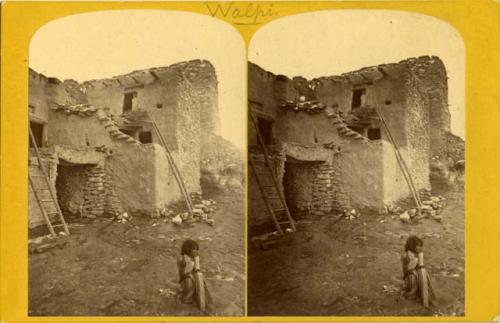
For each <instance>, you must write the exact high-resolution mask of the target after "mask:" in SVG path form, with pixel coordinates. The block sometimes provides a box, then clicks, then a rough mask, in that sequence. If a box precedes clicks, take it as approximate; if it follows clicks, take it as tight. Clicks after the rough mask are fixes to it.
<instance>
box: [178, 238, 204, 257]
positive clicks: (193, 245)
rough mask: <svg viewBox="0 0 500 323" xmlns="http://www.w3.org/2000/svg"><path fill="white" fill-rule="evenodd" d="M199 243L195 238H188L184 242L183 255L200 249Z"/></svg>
mask: <svg viewBox="0 0 500 323" xmlns="http://www.w3.org/2000/svg"><path fill="white" fill-rule="evenodd" d="M199 249H200V247H199V246H198V243H197V242H196V241H194V240H191V239H187V240H185V241H184V242H183V243H182V247H181V255H189V254H190V253H191V251H193V250H199Z"/></svg>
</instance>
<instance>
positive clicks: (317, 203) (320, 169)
mask: <svg viewBox="0 0 500 323" xmlns="http://www.w3.org/2000/svg"><path fill="white" fill-rule="evenodd" d="M314 173H315V178H314V182H313V192H312V194H313V199H312V212H311V213H312V214H313V215H316V216H323V215H327V214H331V213H332V212H335V211H340V210H343V209H347V208H350V206H351V205H350V201H349V197H348V196H347V195H346V193H345V191H344V188H343V186H342V183H341V178H340V171H339V166H338V164H336V163H328V162H326V163H322V164H319V165H316V166H314Z"/></svg>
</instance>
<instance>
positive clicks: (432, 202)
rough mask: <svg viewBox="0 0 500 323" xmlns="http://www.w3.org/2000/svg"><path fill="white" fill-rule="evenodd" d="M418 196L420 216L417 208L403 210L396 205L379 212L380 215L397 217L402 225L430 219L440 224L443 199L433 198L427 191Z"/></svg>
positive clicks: (439, 197)
mask: <svg viewBox="0 0 500 323" xmlns="http://www.w3.org/2000/svg"><path fill="white" fill-rule="evenodd" d="M419 195H420V199H421V201H422V208H421V209H420V214H419V212H418V209H417V208H409V209H406V210H404V209H403V208H402V207H400V206H396V205H389V206H388V207H384V208H383V209H382V210H380V214H381V215H391V216H392V217H393V218H394V217H396V216H397V217H399V219H400V220H401V221H402V222H404V223H411V222H417V221H419V220H421V219H423V218H431V219H433V220H435V221H438V222H441V221H442V220H443V217H442V216H440V213H441V211H442V209H443V207H444V206H445V203H444V201H445V198H444V197H442V196H440V195H439V196H433V195H432V194H431V192H430V191H428V190H422V191H420V193H419Z"/></svg>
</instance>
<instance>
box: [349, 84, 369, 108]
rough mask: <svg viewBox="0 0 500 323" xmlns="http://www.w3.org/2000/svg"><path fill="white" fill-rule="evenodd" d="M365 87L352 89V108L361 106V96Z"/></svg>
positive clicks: (364, 91)
mask: <svg viewBox="0 0 500 323" xmlns="http://www.w3.org/2000/svg"><path fill="white" fill-rule="evenodd" d="M365 93H366V89H356V90H353V91H352V108H353V109H354V108H359V107H361V103H362V99H361V98H362V97H363V96H364V95H365Z"/></svg>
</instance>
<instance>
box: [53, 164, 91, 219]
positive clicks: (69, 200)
mask: <svg viewBox="0 0 500 323" xmlns="http://www.w3.org/2000/svg"><path fill="white" fill-rule="evenodd" d="M94 166H95V165H87V164H70V163H65V162H63V161H62V160H59V164H58V165H57V177H56V194H57V200H58V202H59V207H60V208H61V211H62V212H63V214H64V215H66V216H67V215H80V214H81V211H82V210H81V205H83V204H84V200H85V185H86V183H87V179H88V178H87V177H88V175H87V174H88V172H89V171H90V170H91V169H92V167H94Z"/></svg>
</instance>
